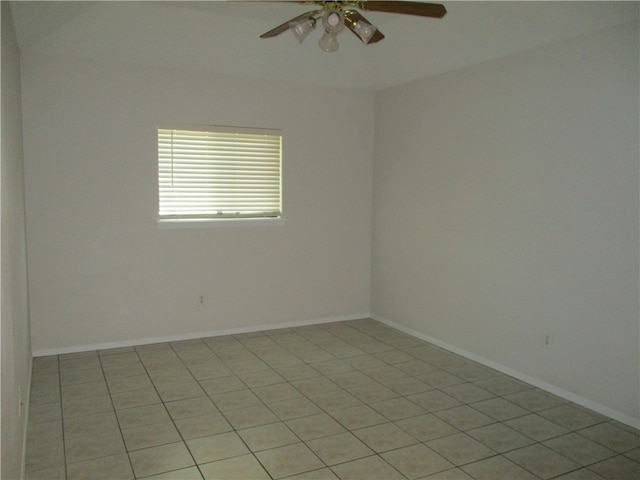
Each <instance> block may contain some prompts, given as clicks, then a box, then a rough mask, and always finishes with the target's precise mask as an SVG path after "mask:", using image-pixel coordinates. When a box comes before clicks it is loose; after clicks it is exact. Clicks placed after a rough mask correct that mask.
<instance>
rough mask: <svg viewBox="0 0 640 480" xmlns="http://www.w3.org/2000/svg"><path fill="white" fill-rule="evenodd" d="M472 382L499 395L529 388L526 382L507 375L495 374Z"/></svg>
mask: <svg viewBox="0 0 640 480" xmlns="http://www.w3.org/2000/svg"><path fill="white" fill-rule="evenodd" d="M474 383H475V384H476V385H477V386H479V387H480V388H484V389H485V390H487V391H489V392H491V393H493V394H495V395H500V396H504V395H510V394H513V393H517V392H522V391H524V390H528V389H530V388H531V387H530V386H529V385H527V384H526V383H524V382H521V381H520V380H516V379H515V378H512V377H509V376H507V375H496V376H494V377H489V378H485V379H482V380H477V381H476V382H474Z"/></svg>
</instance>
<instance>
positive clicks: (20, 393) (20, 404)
mask: <svg viewBox="0 0 640 480" xmlns="http://www.w3.org/2000/svg"><path fill="white" fill-rule="evenodd" d="M18 418H22V387H18Z"/></svg>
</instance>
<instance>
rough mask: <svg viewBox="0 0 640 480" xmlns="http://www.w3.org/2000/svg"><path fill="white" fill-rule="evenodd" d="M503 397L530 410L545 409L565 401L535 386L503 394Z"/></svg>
mask: <svg viewBox="0 0 640 480" xmlns="http://www.w3.org/2000/svg"><path fill="white" fill-rule="evenodd" d="M504 398H506V399H507V400H509V401H510V402H512V403H515V404H516V405H519V406H521V407H522V408H526V409H527V410H530V411H532V412H537V411H540V410H546V409H549V408H553V407H557V406H559V405H562V404H563V403H566V402H565V401H564V400H562V399H560V398H558V397H556V396H554V395H551V394H549V393H545V392H543V391H542V390H539V389H537V388H533V389H529V390H523V391H521V392H517V393H512V394H510V395H505V397H504Z"/></svg>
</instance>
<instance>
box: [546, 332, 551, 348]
mask: <svg viewBox="0 0 640 480" xmlns="http://www.w3.org/2000/svg"><path fill="white" fill-rule="evenodd" d="M544 346H545V347H547V348H551V335H545V336H544Z"/></svg>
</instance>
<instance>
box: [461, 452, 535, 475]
mask: <svg viewBox="0 0 640 480" xmlns="http://www.w3.org/2000/svg"><path fill="white" fill-rule="evenodd" d="M462 469H463V470H464V471H465V472H467V473H468V474H469V475H471V476H472V477H473V478H474V479H476V480H496V479H509V480H536V479H537V478H538V477H536V476H535V475H532V474H531V473H529V472H527V471H526V470H524V469H523V468H521V467H519V466H518V465H516V464H515V463H513V462H511V461H510V460H508V459H506V458H504V457H502V456H496V457H491V458H486V459H484V460H480V461H479V462H475V463H471V464H469V465H465V466H464V467H462Z"/></svg>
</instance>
